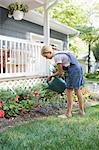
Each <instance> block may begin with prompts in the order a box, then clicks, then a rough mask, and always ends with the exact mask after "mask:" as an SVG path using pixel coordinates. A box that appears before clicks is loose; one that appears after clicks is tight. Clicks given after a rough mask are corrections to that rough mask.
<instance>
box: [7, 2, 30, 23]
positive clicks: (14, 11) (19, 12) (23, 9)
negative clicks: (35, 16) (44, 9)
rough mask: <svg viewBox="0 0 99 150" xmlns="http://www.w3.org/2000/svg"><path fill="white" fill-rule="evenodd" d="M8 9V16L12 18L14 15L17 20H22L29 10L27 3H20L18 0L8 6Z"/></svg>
mask: <svg viewBox="0 0 99 150" xmlns="http://www.w3.org/2000/svg"><path fill="white" fill-rule="evenodd" d="M8 11H9V13H8V17H10V18H11V17H12V16H13V17H14V19H15V20H21V19H23V16H24V15H25V13H27V12H28V6H27V5H26V4H19V3H18V2H16V3H11V4H10V5H9V6H8Z"/></svg>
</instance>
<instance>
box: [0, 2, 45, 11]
mask: <svg viewBox="0 0 99 150" xmlns="http://www.w3.org/2000/svg"><path fill="white" fill-rule="evenodd" d="M15 2H19V3H23V4H27V5H28V7H29V10H31V9H34V8H37V7H40V6H43V5H44V4H45V2H46V0H0V5H1V6H2V7H5V8H7V7H8V5H9V4H11V3H15Z"/></svg>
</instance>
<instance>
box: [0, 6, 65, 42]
mask: <svg viewBox="0 0 99 150" xmlns="http://www.w3.org/2000/svg"><path fill="white" fill-rule="evenodd" d="M7 14H8V11H7V9H5V8H2V7H0V34H1V35H5V36H12V37H16V38H22V39H26V38H27V33H30V32H31V33H35V34H40V35H43V27H42V26H40V25H37V24H35V23H31V22H29V21H25V20H21V21H16V20H14V19H13V18H8V17H7ZM50 33H51V38H55V39H59V40H63V41H64V40H66V38H67V36H66V35H65V34H62V33H60V32H56V31H53V30H50Z"/></svg>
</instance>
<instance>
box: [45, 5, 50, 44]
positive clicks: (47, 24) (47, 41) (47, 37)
mask: <svg viewBox="0 0 99 150" xmlns="http://www.w3.org/2000/svg"><path fill="white" fill-rule="evenodd" d="M44 43H45V44H46V45H49V44H50V22H49V11H48V9H47V2H46V3H45V6H44Z"/></svg>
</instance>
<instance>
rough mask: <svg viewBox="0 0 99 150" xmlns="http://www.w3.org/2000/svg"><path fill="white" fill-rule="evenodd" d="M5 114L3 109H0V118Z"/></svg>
mask: <svg viewBox="0 0 99 150" xmlns="http://www.w3.org/2000/svg"><path fill="white" fill-rule="evenodd" d="M4 115H5V113H4V111H3V110H0V118H3V117H4Z"/></svg>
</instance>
